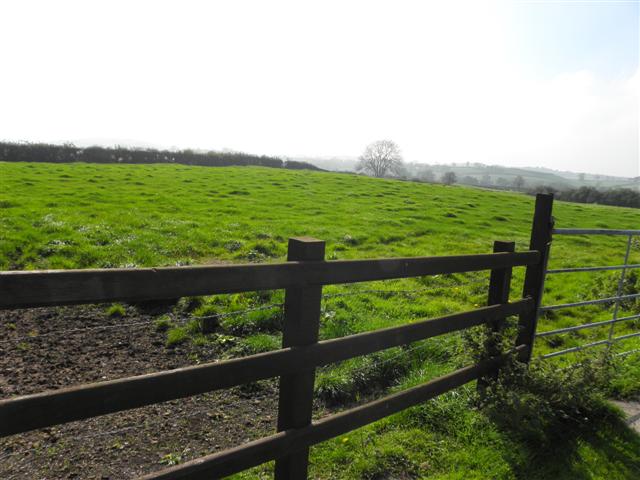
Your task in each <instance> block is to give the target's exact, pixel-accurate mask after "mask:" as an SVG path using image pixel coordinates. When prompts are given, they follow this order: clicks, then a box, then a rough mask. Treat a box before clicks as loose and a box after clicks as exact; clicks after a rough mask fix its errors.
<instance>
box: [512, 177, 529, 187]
mask: <svg viewBox="0 0 640 480" xmlns="http://www.w3.org/2000/svg"><path fill="white" fill-rule="evenodd" d="M525 183H526V182H525V181H524V177H523V176H522V175H518V176H517V177H516V178H514V179H513V186H514V187H516V190H521V189H522V187H524V184H525Z"/></svg>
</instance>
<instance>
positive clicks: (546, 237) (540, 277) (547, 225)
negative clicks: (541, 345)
mask: <svg viewBox="0 0 640 480" xmlns="http://www.w3.org/2000/svg"><path fill="white" fill-rule="evenodd" d="M552 208H553V195H552V194H543V193H539V194H538V195H536V206H535V212H534V214H533V225H532V227H531V242H530V244H529V250H538V251H539V252H540V254H541V255H540V261H539V262H538V263H537V264H535V265H529V266H528V267H527V271H526V274H525V277H524V288H523V291H522V296H523V297H525V298H526V297H530V298H532V299H533V301H534V305H535V308H534V309H532V310H531V311H530V312H527V313H524V314H522V315H520V321H519V324H518V339H517V341H516V345H526V346H527V348H525V349H524V350H523V351H522V353H521V354H520V360H521V361H523V362H527V363H528V362H529V361H530V360H531V354H532V352H533V342H534V340H535V336H536V327H537V324H538V313H539V308H540V301H541V300H542V292H543V290H544V277H545V274H546V270H547V262H548V261H549V249H550V247H551V236H552V232H553V216H552V215H551V213H552Z"/></svg>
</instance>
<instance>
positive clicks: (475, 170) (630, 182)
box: [295, 157, 640, 190]
mask: <svg viewBox="0 0 640 480" xmlns="http://www.w3.org/2000/svg"><path fill="white" fill-rule="evenodd" d="M295 159H296V160H301V161H305V162H308V163H311V164H313V165H316V166H318V167H320V168H323V169H326V170H333V171H355V166H356V163H357V161H358V160H357V158H355V157H331V158H322V157H296V158H295ZM406 168H407V176H408V177H410V178H418V179H430V175H429V173H428V172H431V174H433V176H435V180H436V181H437V180H439V179H440V178H441V177H442V175H443V174H444V173H445V172H454V173H455V174H456V176H457V178H458V183H463V184H470V185H484V186H494V187H498V188H500V187H508V186H510V185H513V183H514V181H515V179H516V178H517V177H518V176H520V177H522V179H523V180H524V182H525V187H528V188H534V187H538V186H542V185H544V186H547V187H552V188H554V189H557V190H567V189H572V188H579V187H593V188H598V189H609V188H616V187H623V188H632V189H639V190H640V177H635V178H629V177H614V176H610V175H594V174H589V173H579V172H569V171H561V170H552V169H549V168H542V167H521V168H517V167H506V166H502V165H485V164H482V163H472V162H467V163H456V164H449V165H440V164H437V165H429V164H424V163H408V164H406Z"/></svg>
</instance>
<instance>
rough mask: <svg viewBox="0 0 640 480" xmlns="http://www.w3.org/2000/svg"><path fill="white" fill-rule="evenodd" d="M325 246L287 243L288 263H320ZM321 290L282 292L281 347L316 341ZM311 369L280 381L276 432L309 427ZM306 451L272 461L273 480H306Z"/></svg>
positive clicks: (311, 240) (314, 242) (299, 241)
mask: <svg viewBox="0 0 640 480" xmlns="http://www.w3.org/2000/svg"><path fill="white" fill-rule="evenodd" d="M324 248H325V244H324V242H323V241H322V240H316V239H315V238H309V237H300V238H290V239H289V250H288V253H287V260H288V261H323V260H324ZM321 299H322V286H320V285H318V286H311V287H307V286H304V287H293V288H288V289H287V290H286V292H285V300H284V331H283V336H282V346H283V347H285V348H286V347H294V346H304V345H310V344H313V343H316V342H317V341H318V332H319V329H320V302H321ZM314 381H315V369H310V370H306V371H303V372H299V373H295V374H292V375H284V376H282V377H280V398H279V402H278V431H283V430H288V429H291V428H302V427H305V426H307V425H309V424H310V423H311V413H312V409H313V384H314ZM308 464H309V449H308V448H305V449H302V450H299V451H297V452H296V453H293V454H291V455H287V456H286V457H283V458H279V459H277V460H276V467H275V479H276V480H285V479H286V480H301V479H306V478H307V468H308Z"/></svg>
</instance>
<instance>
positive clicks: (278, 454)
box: [0, 195, 553, 480]
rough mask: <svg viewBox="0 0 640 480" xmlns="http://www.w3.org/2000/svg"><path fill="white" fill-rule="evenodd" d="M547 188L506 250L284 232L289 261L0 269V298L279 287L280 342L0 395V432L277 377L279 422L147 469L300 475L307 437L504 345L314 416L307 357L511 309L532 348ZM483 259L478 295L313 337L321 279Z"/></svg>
mask: <svg viewBox="0 0 640 480" xmlns="http://www.w3.org/2000/svg"><path fill="white" fill-rule="evenodd" d="M552 199H553V197H552V196H548V195H539V196H538V197H537V199H536V209H535V213H534V219H533V226H532V232H531V242H530V247H529V251H525V252H514V251H513V250H514V244H513V243H512V242H495V244H494V253H490V254H482V255H456V256H443V257H418V258H400V259H379V260H378V259H376V260H347V261H334V262H325V261H324V242H322V241H320V240H315V239H312V238H308V237H303V238H297V239H290V240H289V250H288V257H287V260H288V261H287V262H285V263H277V264H266V265H264V264H263V265H237V266H205V267H176V268H155V269H114V270H70V271H44V272H40V271H34V272H0V309H15V308H26V307H40V306H55V305H68V304H83V303H99V302H110V301H143V300H159V299H175V298H179V297H184V296H197V295H212V294H220V293H236V292H247V291H255V290H274V289H285V301H284V327H283V345H282V348H281V349H279V350H275V351H271V352H267V353H262V354H258V355H252V356H249V357H244V358H238V359H232V360H228V361H221V362H217V363H207V364H204V365H198V366H192V367H186V368H180V369H176V370H170V371H163V372H157V373H152V374H148V375H140V376H134V377H128V378H123V379H118V380H113V381H105V382H100V383H93V384H87V385H80V386H71V387H67V388H63V389H60V390H54V391H48V392H42V393H37V394H33V395H25V396H19V397H14V398H8V399H4V400H0V436H7V435H13V434H16V433H21V432H26V431H29V430H33V429H37V428H43V427H48V426H53V425H57V424H61V423H65V422H70V421H74V420H82V419H86V418H90V417H95V416H98V415H104V414H108V413H113V412H118V411H123V410H127V409H131V408H137V407H141V406H145V405H151V404H155V403H160V402H164V401H168V400H173V399H177V398H182V397H187V396H192V395H196V394H201V393H205V392H210V391H213V390H217V389H224V388H230V387H233V386H237V385H241V384H245V383H250V382H254V381H257V380H262V379H266V378H272V377H279V378H280V387H279V405H278V433H276V434H274V435H271V436H268V437H265V438H262V439H259V440H256V441H254V442H250V443H248V444H245V445H241V446H239V447H236V448H232V449H229V450H225V451H223V452H219V453H216V454H213V455H209V456H206V457H202V458H199V459H196V460H193V461H191V462H188V463H185V464H183V465H179V466H175V467H172V468H169V469H165V470H163V471H161V472H158V473H153V474H150V475H147V476H146V477H144V478H145V479H147V480H150V479H204V478H211V477H212V476H213V477H219V476H223V475H228V474H231V473H235V472H238V471H241V470H244V469H246V468H249V467H252V466H255V465H258V464H260V463H263V462H265V461H269V460H275V461H276V466H275V477H276V479H277V480H283V479H295V480H298V479H304V478H306V477H307V468H308V457H309V447H310V446H311V445H314V444H316V443H318V442H322V441H325V440H328V439H330V438H333V437H336V436H338V435H340V434H342V433H345V432H348V431H350V430H353V429H355V428H358V427H361V426H363V425H366V424H368V423H371V422H374V421H376V420H379V419H381V418H383V417H386V416H388V415H391V414H392V413H395V412H398V411H400V410H402V409H405V408H408V407H410V406H412V405H416V404H417V403H420V402H423V401H425V400H427V399H430V398H433V397H435V396H437V395H440V394H442V393H444V392H447V391H449V390H451V389H453V388H456V387H459V386H461V385H464V384H466V383H468V382H471V381H473V380H479V381H480V383H482V382H486V381H488V380H489V379H490V378H491V377H492V376H495V374H496V372H497V369H498V368H499V367H500V365H501V364H502V362H504V360H505V358H506V355H507V354H506V353H504V352H501V351H499V350H498V349H497V346H496V345H488V346H487V352H486V357H487V359H486V360H483V361H482V362H480V363H478V364H476V365H471V366H468V367H465V368H462V369H460V370H457V371H455V372H453V373H451V374H449V375H445V376H443V377H440V378H437V379H435V380H432V381H430V382H428V383H426V384H423V385H420V386H417V387H414V388H411V389H408V390H405V391H402V392H399V393H396V394H394V395H390V396H387V397H384V398H382V399H379V400H376V401H373V402H370V403H367V404H365V405H363V406H360V407H357V408H353V409H350V410H347V411H345V412H342V413H339V414H337V415H332V416H329V417H327V418H324V419H321V420H319V421H317V422H312V421H311V409H312V404H313V387H314V380H315V371H316V367H319V366H322V365H327V364H329V363H334V362H339V361H343V360H347V359H349V358H354V357H357V356H360V355H366V354H369V353H373V352H376V351H380V350H384V349H388V348H392V347H398V346H401V345H406V344H410V343H412V342H416V341H419V340H423V339H426V338H431V337H434V336H437V335H442V334H446V333H450V332H455V331H460V330H464V329H468V328H471V327H474V326H478V325H487V326H488V327H489V328H491V329H493V330H499V329H501V328H502V326H503V322H504V320H505V319H506V318H507V317H509V316H514V315H517V316H518V317H519V335H518V338H517V339H516V340H515V341H514V343H513V345H514V349H515V351H516V352H517V353H518V355H520V357H521V358H523V359H525V360H527V359H528V358H530V355H531V351H532V346H533V339H534V336H535V329H536V325H535V323H536V320H537V311H538V307H539V304H540V299H541V292H542V286H543V281H544V271H545V267H546V261H547V255H548V246H549V242H548V240H549V237H550V232H551V228H552V220H551V205H552ZM514 267H526V274H525V284H524V289H523V294H522V298H520V299H518V300H515V301H512V302H510V301H509V291H510V280H511V271H512V269H513V268H514ZM484 270H487V271H490V272H491V275H490V280H489V287H488V292H487V294H488V295H487V300H488V302H487V303H488V305H487V306H486V307H481V308H477V309H475V310H472V311H467V312H462V313H456V314H452V315H446V316H443V317H439V318H435V319H425V320H421V321H419V322H415V323H411V324H407V325H401V326H398V327H392V328H387V329H383V330H377V331H372V332H365V333H361V334H357V335H351V336H347V337H343V338H337V339H332V340H326V341H318V332H319V326H320V324H319V321H320V311H321V302H322V287H323V286H324V285H332V284H343V283H355V282H368V281H376V280H387V279H395V278H406V277H418V276H428V275H439V274H451V273H462V272H474V271H484ZM480 383H479V384H480Z"/></svg>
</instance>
